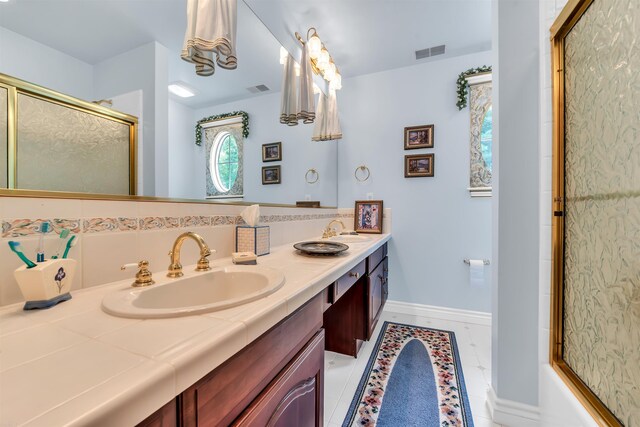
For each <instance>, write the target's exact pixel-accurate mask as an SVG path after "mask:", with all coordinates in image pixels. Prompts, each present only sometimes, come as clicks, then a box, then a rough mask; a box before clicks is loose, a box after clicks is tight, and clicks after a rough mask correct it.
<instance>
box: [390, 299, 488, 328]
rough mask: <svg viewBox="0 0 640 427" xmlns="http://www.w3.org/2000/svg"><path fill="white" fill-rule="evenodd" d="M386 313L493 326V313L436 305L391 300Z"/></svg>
mask: <svg viewBox="0 0 640 427" xmlns="http://www.w3.org/2000/svg"><path fill="white" fill-rule="evenodd" d="M384 310H385V311H391V312H394V313H401V314H412V315H414V316H423V317H433V318H436V319H441V320H453V321H455V322H465V323H473V324H476V325H483V326H491V313H485V312H483V311H472V310H461V309H458V308H448V307H437V306H434V305H425V304H415V303H410V302H401V301H392V300H389V301H387V303H386V304H385V306H384Z"/></svg>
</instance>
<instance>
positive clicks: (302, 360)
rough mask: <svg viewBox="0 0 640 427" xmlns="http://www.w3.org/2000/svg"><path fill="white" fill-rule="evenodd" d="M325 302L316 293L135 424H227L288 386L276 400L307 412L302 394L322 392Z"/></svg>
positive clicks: (287, 414)
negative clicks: (319, 350)
mask: <svg viewBox="0 0 640 427" xmlns="http://www.w3.org/2000/svg"><path fill="white" fill-rule="evenodd" d="M323 305H324V301H323V294H322V293H321V294H318V295H316V296H315V297H314V298H312V299H311V300H310V301H309V302H307V303H306V304H305V305H304V306H302V307H301V308H299V309H298V310H297V311H296V312H295V313H293V314H291V315H290V316H288V317H287V318H285V319H284V320H282V321H281V322H280V323H278V324H277V325H276V326H274V327H273V328H271V329H270V330H269V331H267V332H265V333H264V334H263V335H261V336H260V337H259V338H257V339H256V340H255V341H253V342H252V343H250V344H249V345H248V346H246V347H245V348H244V349H242V350H241V351H240V352H238V353H237V354H236V355H234V356H233V357H231V358H230V359H229V360H227V361H226V362H224V363H223V364H222V365H220V366H219V367H217V368H216V369H214V370H213V371H211V372H210V373H209V374H207V375H205V376H204V377H203V378H201V379H200V380H199V381H197V382H196V383H195V384H194V385H192V386H191V387H189V388H188V389H187V390H185V391H184V392H183V393H182V394H180V395H179V396H178V397H177V398H176V401H175V402H173V407H172V408H173V409H171V407H170V406H169V405H171V403H170V404H169V405H167V406H165V407H163V408H161V409H160V410H159V411H157V412H156V413H154V414H152V415H151V416H150V417H148V418H147V419H146V420H144V421H143V422H142V423H140V424H139V426H158V427H165V426H166V427H168V426H171V425H172V424H169V421H170V420H171V419H173V420H174V421H176V420H177V425H180V426H183V427H195V426H228V425H231V424H232V423H234V422H236V419H238V417H240V416H241V414H244V413H246V411H247V410H248V409H249V408H254V413H255V411H256V409H255V408H261V410H260V411H259V412H260V413H261V414H264V411H268V408H271V407H272V406H270V405H266V406H264V405H263V406H257V405H256V402H257V400H256V399H262V400H261V401H262V402H271V401H272V400H273V399H276V397H278V396H281V394H282V393H281V391H282V390H284V389H286V388H287V387H288V390H287V391H291V394H290V395H289V393H286V394H285V395H284V396H282V397H281V398H280V400H278V402H276V403H282V402H289V403H290V404H291V405H293V406H292V408H291V409H292V410H293V409H294V408H304V409H305V411H307V410H309V408H308V407H307V406H305V405H307V404H308V402H310V400H309V399H308V397H307V394H304V393H302V392H303V391H304V392H305V393H315V395H320V396H321V395H322V381H323V377H322V375H323V372H324V365H323V363H324V359H322V360H321V361H318V353H317V348H322V347H323V344H324V334H323V333H320V334H319V331H321V328H322V310H323ZM320 341H321V342H322V344H320ZM310 346H311V347H310ZM312 350H315V352H314V351H312ZM322 357H324V356H323V354H322ZM313 363H316V365H313ZM312 365H313V366H314V367H315V369H316V371H315V374H314V375H309V376H307V377H305V378H306V379H304V381H303V380H301V381H302V382H306V383H308V384H306V385H304V386H302V387H298V386H297V385H298V383H296V382H295V380H296V379H298V378H299V377H300V375H303V376H304V375H306V374H307V373H309V372H311V371H312V370H313V369H314V367H312ZM298 368H299V370H298ZM265 393H267V394H268V393H270V394H268V395H269V396H270V399H267V400H265V397H264V396H265V395H266V394H265ZM298 394H300V396H298ZM287 396H288V397H287ZM314 402H315V404H316V405H318V406H317V408H316V409H315V410H314V411H312V414H320V415H318V416H319V417H320V418H319V420H320V421H319V422H320V423H321V421H322V412H323V406H322V399H319V400H318V399H317V400H315V401H314ZM277 408H280V409H278V410H279V411H281V412H282V413H281V414H280V413H276V412H274V414H273V416H274V417H275V418H274V419H280V418H281V417H282V419H283V420H285V419H288V417H291V416H294V413H293V412H290V411H289V409H287V410H286V411H284V410H283V409H285V408H283V407H282V406H278V405H276V409H277ZM171 411H173V417H171ZM274 411H275V410H274ZM158 420H161V421H158ZM165 420H166V421H165ZM165 422H166V424H165ZM173 425H176V424H173ZM240 425H243V424H240ZM244 425H248V424H244ZM252 425H260V424H259V423H258V424H252ZM294 425H295V424H294ZM317 425H321V424H317Z"/></svg>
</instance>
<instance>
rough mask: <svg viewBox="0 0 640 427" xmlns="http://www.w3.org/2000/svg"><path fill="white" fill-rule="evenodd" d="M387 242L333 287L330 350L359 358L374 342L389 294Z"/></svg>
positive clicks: (328, 319)
mask: <svg viewBox="0 0 640 427" xmlns="http://www.w3.org/2000/svg"><path fill="white" fill-rule="evenodd" d="M388 265H389V263H388V259H387V244H386V243H385V244H384V245H382V246H381V247H380V248H378V249H377V250H376V251H375V252H373V253H372V254H371V255H369V256H368V257H367V258H366V259H365V260H364V261H362V262H361V263H359V264H358V265H356V266H355V267H354V268H352V269H351V270H349V271H348V272H347V273H346V274H344V275H343V276H342V277H341V278H339V279H338V280H336V282H335V283H334V284H333V285H332V286H333V291H332V292H329V295H330V296H331V295H333V297H334V299H333V300H332V301H330V302H331V303H332V304H331V306H330V307H329V308H328V309H327V310H326V311H325V312H324V328H325V331H326V349H327V350H330V351H335V352H336V353H342V354H348V355H350V356H354V357H357V355H358V351H359V350H360V347H361V346H362V344H363V341H364V340H369V339H371V336H372V334H373V330H374V329H375V327H376V324H377V323H378V319H379V318H380V314H381V313H382V309H383V308H384V304H385V302H386V301H387V295H388V293H389V292H388V272H389V268H388Z"/></svg>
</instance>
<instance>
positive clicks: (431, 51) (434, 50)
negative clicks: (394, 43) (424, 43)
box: [416, 44, 445, 60]
mask: <svg viewBox="0 0 640 427" xmlns="http://www.w3.org/2000/svg"><path fill="white" fill-rule="evenodd" d="M444 48H445V45H443V44H442V45H440V46H434V47H428V48H426V49H421V50H416V60H419V59H424V58H429V57H430V56H436V55H442V54H443V53H444Z"/></svg>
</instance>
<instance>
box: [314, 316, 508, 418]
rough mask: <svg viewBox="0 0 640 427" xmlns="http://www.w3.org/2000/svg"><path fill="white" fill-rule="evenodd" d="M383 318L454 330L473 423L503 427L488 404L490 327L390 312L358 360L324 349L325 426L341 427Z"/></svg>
mask: <svg viewBox="0 0 640 427" xmlns="http://www.w3.org/2000/svg"><path fill="white" fill-rule="evenodd" d="M384 321H390V322H398V323H406V324H410V325H416V326H425V327H430V328H436V329H444V330H448V331H453V332H455V334H456V341H457V343H458V351H459V353H460V358H461V360H462V370H463V372H464V379H465V383H466V386H467V394H468V395H469V402H470V404H471V413H472V414H473V422H474V425H475V427H500V425H499V424H496V423H494V422H493V421H492V420H491V419H490V416H489V410H488V409H487V407H486V405H485V400H486V395H487V388H488V387H489V381H490V380H491V327H489V326H479V325H475V324H471V323H463V322H453V321H447V320H440V319H433V318H428V317H420V316H413V315H408V314H400V313H392V312H387V311H384V312H383V313H382V316H381V318H380V321H379V322H378V325H377V327H376V330H375V332H374V334H373V337H372V339H371V340H370V341H368V342H366V343H365V344H364V345H363V346H362V349H361V350H360V354H359V355H358V358H357V359H355V358H353V357H351V356H345V355H342V354H338V353H333V352H330V351H327V352H325V386H324V424H325V426H327V427H340V426H342V422H343V421H344V418H345V416H346V414H347V411H348V409H349V405H350V404H351V400H352V399H353V395H354V394H355V391H356V388H357V386H358V383H359V381H360V377H361V376H362V373H363V372H364V369H365V367H366V364H367V362H368V360H369V356H370V355H371V351H372V350H373V347H374V345H375V341H376V339H377V337H378V334H379V333H380V328H381V327H382V324H383V323H384Z"/></svg>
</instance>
